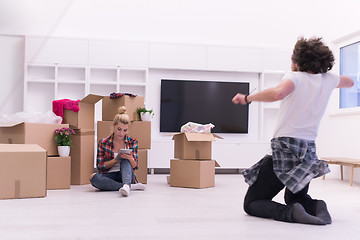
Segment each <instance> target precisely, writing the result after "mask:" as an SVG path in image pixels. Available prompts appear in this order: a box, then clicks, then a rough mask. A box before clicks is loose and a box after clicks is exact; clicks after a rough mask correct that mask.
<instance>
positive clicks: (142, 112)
mask: <svg viewBox="0 0 360 240" xmlns="http://www.w3.org/2000/svg"><path fill="white" fill-rule="evenodd" d="M136 112H137V113H138V114H139V117H140V119H141V121H150V117H153V116H154V112H153V110H152V109H150V110H149V109H146V108H145V107H143V108H142V107H138V108H137V109H136Z"/></svg>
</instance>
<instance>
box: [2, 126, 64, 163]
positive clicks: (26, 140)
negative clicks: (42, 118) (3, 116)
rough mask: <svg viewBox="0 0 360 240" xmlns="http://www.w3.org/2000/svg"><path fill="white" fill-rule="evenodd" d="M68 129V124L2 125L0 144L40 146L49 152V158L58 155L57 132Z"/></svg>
mask: <svg viewBox="0 0 360 240" xmlns="http://www.w3.org/2000/svg"><path fill="white" fill-rule="evenodd" d="M64 127H65V128H68V127H69V125H68V124H52V123H30V122H22V123H13V124H1V125H0V143H5V144H38V145H39V146H40V147H42V148H44V149H45V150H46V151H47V155H48V156H54V155H58V150H57V143H56V140H55V130H56V129H58V128H64Z"/></svg>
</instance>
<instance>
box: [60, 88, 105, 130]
mask: <svg viewBox="0 0 360 240" xmlns="http://www.w3.org/2000/svg"><path fill="white" fill-rule="evenodd" d="M102 98H103V96H99V95H94V94H89V95H87V96H86V97H84V98H83V99H81V100H80V102H79V108H80V110H79V111H78V112H74V111H73V110H67V109H64V115H63V123H67V124H69V125H70V127H72V128H80V129H81V128H83V129H94V128H95V124H94V123H95V120H94V118H95V103H97V102H98V101H100V100H101V99H102Z"/></svg>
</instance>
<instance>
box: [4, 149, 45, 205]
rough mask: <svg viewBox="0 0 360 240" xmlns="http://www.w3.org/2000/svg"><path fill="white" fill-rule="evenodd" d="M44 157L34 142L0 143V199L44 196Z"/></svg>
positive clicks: (42, 150)
mask: <svg viewBox="0 0 360 240" xmlns="http://www.w3.org/2000/svg"><path fill="white" fill-rule="evenodd" d="M46 158H47V157H46V151H45V149H43V148H41V147H40V146H39V145H36V144H0V166H1V169H2V171H0V199H11V198H32V197H45V196H46Z"/></svg>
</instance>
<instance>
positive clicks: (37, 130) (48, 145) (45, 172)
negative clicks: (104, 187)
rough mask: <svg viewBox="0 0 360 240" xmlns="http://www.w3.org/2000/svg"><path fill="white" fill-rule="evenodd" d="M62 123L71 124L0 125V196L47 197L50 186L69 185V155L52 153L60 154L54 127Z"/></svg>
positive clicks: (62, 186)
mask: <svg viewBox="0 0 360 240" xmlns="http://www.w3.org/2000/svg"><path fill="white" fill-rule="evenodd" d="M63 127H69V125H68V124H49V123H30V122H22V123H16V124H2V125H1V126H0V143H1V144H0V165H1V166H2V169H3V171H1V174H0V189H1V191H0V199H8V198H28V197H45V196H46V190H47V189H57V188H69V187H70V166H69V165H70V157H68V158H60V159H58V158H56V157H53V156H56V155H57V154H58V151H57V144H56V141H55V130H56V129H59V128H63ZM54 165H56V166H54Z"/></svg>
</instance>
